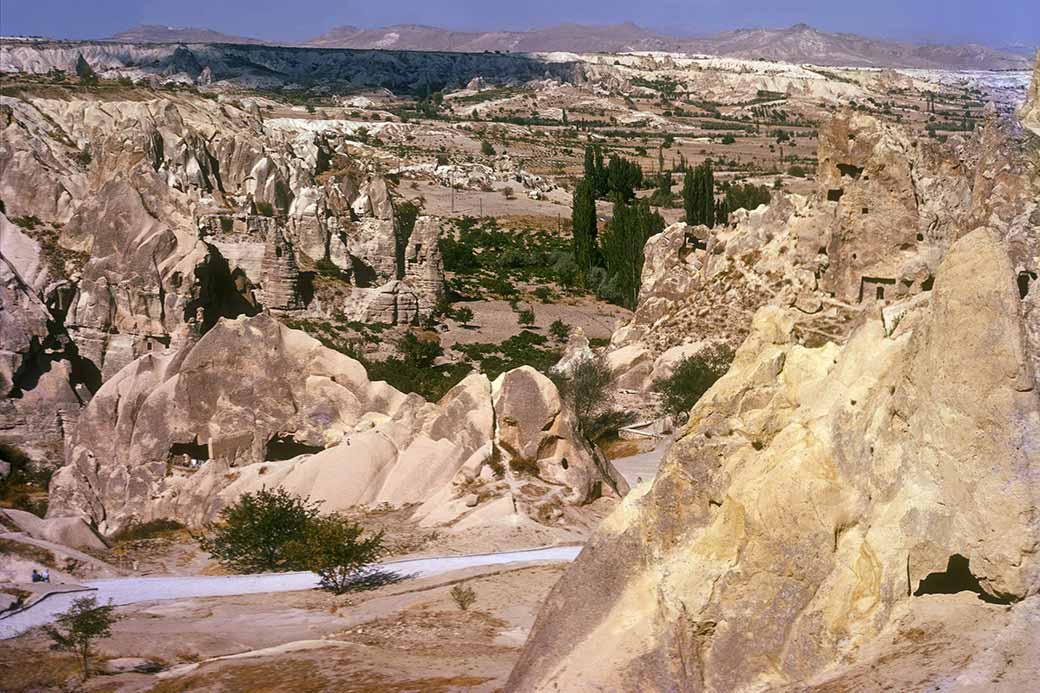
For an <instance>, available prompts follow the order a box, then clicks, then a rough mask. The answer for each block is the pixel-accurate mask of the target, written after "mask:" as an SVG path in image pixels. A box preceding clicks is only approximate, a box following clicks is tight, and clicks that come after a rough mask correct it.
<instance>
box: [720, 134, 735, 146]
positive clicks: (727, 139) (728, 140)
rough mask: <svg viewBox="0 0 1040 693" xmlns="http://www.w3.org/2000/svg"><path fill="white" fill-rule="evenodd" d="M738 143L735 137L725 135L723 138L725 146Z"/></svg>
mask: <svg viewBox="0 0 1040 693" xmlns="http://www.w3.org/2000/svg"><path fill="white" fill-rule="evenodd" d="M736 141H737V140H736V138H734V137H733V135H723V136H722V143H723V144H733V143H734V142H736Z"/></svg>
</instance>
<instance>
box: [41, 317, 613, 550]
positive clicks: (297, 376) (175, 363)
mask: <svg viewBox="0 0 1040 693" xmlns="http://www.w3.org/2000/svg"><path fill="white" fill-rule="evenodd" d="M531 416H535V417H536V419H537V420H535V419H531V418H530V417H531ZM514 457H517V458H520V457H522V458H523V460H524V463H523V464H513V465H511V464H510V461H511V460H512V459H513V458H514ZM615 477H616V474H615V473H614V472H613V469H612V468H611V467H610V465H609V463H607V462H606V461H605V460H603V459H602V458H601V457H600V456H599V455H598V454H594V453H593V452H592V451H591V450H590V449H589V448H588V446H587V445H586V444H584V443H583V442H581V439H580V438H579V437H578V436H577V435H576V434H575V432H574V427H573V423H572V422H571V420H570V418H569V415H568V414H567V413H566V412H565V411H564V410H563V408H562V406H561V404H560V399H559V395H558V393H557V392H556V389H555V387H554V386H553V385H552V383H551V382H550V381H548V380H547V379H546V378H544V376H541V375H539V374H537V373H536V372H534V371H530V369H520V370H519V371H512V372H510V373H507V374H505V375H503V376H502V378H500V379H499V380H498V381H496V382H495V383H494V384H492V383H490V382H488V380H487V378H486V377H484V376H482V375H479V374H474V375H471V376H469V377H468V378H466V379H465V380H463V381H462V382H461V383H460V384H459V385H457V386H456V387H455V388H454V389H453V390H451V391H450V392H449V393H448V394H447V395H445V397H444V398H443V399H442V400H441V401H440V402H438V403H428V402H426V401H424V400H423V399H422V398H421V397H419V396H417V395H407V396H406V395H404V394H402V393H400V392H398V391H397V390H395V389H393V388H391V387H390V386H388V385H386V384H385V383H382V382H375V383H373V382H369V380H368V378H367V376H366V374H365V369H364V368H363V367H362V366H361V364H360V363H358V362H357V361H354V360H353V359H350V358H348V357H346V356H344V355H342V354H340V353H338V352H335V351H332V350H330V349H327V348H325V347H323V346H321V345H320V344H319V343H318V342H317V341H316V340H314V339H312V338H310V337H308V336H307V335H306V334H304V333H303V332H298V331H295V330H290V329H288V328H286V327H284V326H282V325H281V324H279V323H278V322H277V321H276V320H274V319H273V318H272V317H270V316H269V315H267V314H261V315H258V316H256V317H253V318H245V317H241V318H239V319H237V320H226V319H224V320H221V321H219V322H218V323H217V325H216V326H214V327H213V328H212V329H211V330H209V331H208V332H206V334H205V335H203V336H202V337H201V338H200V339H199V340H198V341H197V342H192V343H189V344H187V345H186V346H184V347H183V348H181V349H179V350H172V349H171V350H167V351H165V352H162V353H158V352H156V353H153V354H148V355H145V356H143V357H141V358H139V359H137V360H136V361H134V362H133V363H131V364H130V365H128V366H127V367H125V368H124V369H122V370H121V371H120V372H119V373H118V374H116V375H115V376H113V377H112V378H110V379H109V380H108V381H107V382H106V383H105V384H104V385H103V386H102V387H101V389H100V390H99V391H98V392H97V394H96V395H95V396H94V398H93V399H92V400H91V402H90V404H89V405H88V406H87V407H86V409H85V410H84V412H83V415H82V417H81V420H80V423H79V426H78V427H77V430H76V433H75V436H74V437H73V438H72V440H71V441H70V443H69V446H68V458H67V465H66V466H65V467H64V468H62V469H61V470H59V472H58V473H57V474H56V475H55V477H54V480H53V481H52V484H51V494H50V506H49V509H48V513H49V515H50V516H64V515H80V516H83V517H85V518H86V519H88V520H89V521H90V522H91V523H93V524H95V525H96V526H98V527H99V528H100V529H101V530H102V531H103V532H106V533H108V532H112V531H114V530H117V529H119V528H121V527H125V526H127V525H128V524H130V523H132V522H135V521H148V520H151V519H155V518H160V517H167V518H175V519H178V520H180V521H183V522H186V523H188V524H191V525H198V524H200V523H203V522H206V521H208V520H210V519H212V518H213V516H214V515H215V513H217V512H218V511H219V509H220V508H221V507H223V506H224V505H225V504H227V503H228V502H230V501H232V500H233V499H235V498H236V497H237V496H238V495H240V494H241V493H244V492H247V491H251V490H255V489H258V488H260V487H262V486H268V487H270V486H281V487H284V488H287V489H290V490H291V491H293V492H295V493H299V494H302V495H305V496H308V497H310V498H312V499H315V500H321V501H323V502H324V505H323V506H322V507H323V509H324V510H327V511H336V510H342V509H345V508H348V507H353V506H356V505H362V504H370V505H375V504H379V503H389V504H392V505H398V506H400V505H408V504H418V503H422V504H423V505H422V506H421V507H420V508H419V510H418V512H417V518H418V519H419V520H421V521H425V522H427V523H433V524H441V523H445V522H452V523H460V522H461V523H463V526H473V525H474V524H480V523H481V522H486V521H490V520H491V519H498V518H501V517H503V516H516V514H517V513H521V514H522V515H523V516H530V517H533V518H534V519H536V520H538V521H541V522H543V523H546V524H552V523H557V522H561V521H563V522H565V521H566V517H564V512H563V511H564V510H565V509H566V508H569V507H575V506H580V505H582V504H585V503H588V502H591V501H592V500H594V499H595V498H597V497H599V496H601V495H605V496H617V495H618V493H619V490H618V488H619V487H618V482H617V481H616V480H615ZM620 490H622V491H623V488H621V489H620ZM473 493H477V494H479V496H478V497H479V499H480V500H479V502H478V503H477V504H473V505H466V504H465V503H464V502H463V501H462V500H461V499H462V498H463V497H464V496H466V495H469V494H473ZM470 515H474V516H475V517H474V518H469V516H470ZM467 518H469V519H467Z"/></svg>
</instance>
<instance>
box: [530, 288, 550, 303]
mask: <svg viewBox="0 0 1040 693" xmlns="http://www.w3.org/2000/svg"><path fill="white" fill-rule="evenodd" d="M534 297H535V298H537V299H538V300H539V301H541V302H542V303H551V302H552V297H553V292H552V289H550V288H549V287H547V286H539V287H538V288H537V289H535V290H534Z"/></svg>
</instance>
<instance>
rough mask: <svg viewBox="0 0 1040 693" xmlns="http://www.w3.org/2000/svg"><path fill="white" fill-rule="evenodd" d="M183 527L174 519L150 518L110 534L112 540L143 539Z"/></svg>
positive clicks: (119, 541) (153, 537)
mask: <svg viewBox="0 0 1040 693" xmlns="http://www.w3.org/2000/svg"><path fill="white" fill-rule="evenodd" d="M183 529H185V527H184V525H183V524H181V523H180V522H177V521H176V520H151V521H150V522H142V523H134V524H131V525H130V526H129V527H126V528H125V529H121V530H119V531H118V532H116V533H115V534H113V535H112V537H111V539H112V541H114V542H117V543H121V542H127V541H141V540H143V539H155V538H156V537H159V536H162V535H164V534H169V533H171V532H179V531H180V530H183Z"/></svg>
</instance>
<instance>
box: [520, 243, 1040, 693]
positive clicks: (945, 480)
mask: <svg viewBox="0 0 1040 693" xmlns="http://www.w3.org/2000/svg"><path fill="white" fill-rule="evenodd" d="M796 314H797V310H796V309H794V308H790V307H774V306H768V307H765V308H762V309H761V310H759V311H758V312H757V314H756V317H755V320H754V323H753V325H752V327H751V333H750V335H749V337H748V339H747V340H746V341H745V342H744V344H743V345H742V346H741V348H740V349H739V351H738V353H737V356H736V360H735V362H734V364H733V367H732V368H731V370H730V372H729V373H728V374H727V375H726V376H725V377H724V378H723V379H721V380H720V381H719V382H718V383H717V384H716V385H715V386H714V387H713V388H712V389H711V390H710V391H709V392H708V394H707V395H706V396H705V397H704V398H703V399H702V400H701V401H700V402H699V403H698V405H697V406H696V407H695V408H694V409H693V411H692V412H691V415H690V420H689V423H688V424H687V426H686V428H685V429H684V431H683V434H682V436H681V438H680V439H679V440H677V442H676V443H675V445H674V446H673V447H672V449H671V450H670V451H669V453H668V455H667V458H666V460H665V462H664V464H663V466H662V468H661V470H660V472H659V475H658V477H657V478H656V480H655V482H654V483H653V486H652V488H649V489H648V490H646V492H645V494H640V495H636V494H630V495H629V497H628V498H626V500H625V501H624V503H623V504H622V506H621V507H620V508H619V509H617V510H616V511H615V513H614V514H613V515H612V516H611V517H610V518H608V519H607V520H606V521H605V523H604V524H603V526H602V527H601V528H600V530H599V532H598V533H597V535H596V536H595V537H594V539H593V540H592V541H591V542H590V543H589V545H588V546H587V547H586V548H585V550H584V551H583V552H582V554H581V555H580V556H579V558H578V560H577V561H576V563H575V564H574V565H573V566H572V567H571V568H570V569H569V570H568V572H567V573H566V574H565V575H564V577H563V578H562V579H561V581H560V582H559V583H558V585H557V587H556V588H555V589H554V590H553V592H552V594H551V595H550V597H549V598H548V600H547V602H546V604H545V606H544V607H543V610H542V613H541V614H540V616H539V618H538V620H537V622H536V624H535V627H534V629H533V631H532V634H531V637H530V639H529V641H528V644H527V647H526V649H525V651H524V654H523V655H522V657H521V659H520V662H519V664H518V665H517V667H516V669H515V670H514V672H513V675H512V678H511V680H510V684H509V688H510V689H511V690H518V691H523V690H557V689H558V690H572V689H579V688H580V689H597V690H599V689H602V690H689V691H697V690H706V691H722V690H727V691H735V690H760V689H766V688H781V687H785V686H791V685H794V686H796V687H804V683H805V682H806V681H808V680H810V679H811V678H812V677H813V676H815V675H817V674H819V673H820V672H822V671H824V670H825V669H827V668H828V667H830V666H832V665H833V664H834V663H836V662H838V661H839V660H842V661H845V662H849V661H854V660H855V658H856V656H857V654H858V653H859V652H861V651H862V650H863V648H865V647H866V646H867V645H868V644H869V643H871V642H872V641H873V640H874V639H875V638H877V637H878V635H879V634H880V633H882V632H883V631H885V629H886V628H887V627H889V626H890V625H891V624H893V623H894V621H895V620H896V619H897V618H898V617H900V615H901V614H907V613H913V612H914V609H915V608H917V606H916V605H918V604H926V603H928V600H929V597H928V595H930V594H934V593H937V592H938V593H941V592H955V591H960V590H972V591H974V592H976V593H977V595H978V596H979V597H980V598H982V599H985V600H989V601H992V602H1000V603H1005V604H1010V605H1012V609H1014V608H1016V607H1014V606H1013V605H1015V604H1019V603H1023V600H1026V599H1027V598H1029V597H1030V596H1031V595H1036V594H1037V593H1038V592H1040V560H1038V558H1037V553H1036V548H1037V546H1038V545H1040V518H1038V516H1037V513H1036V507H1037V503H1038V501H1040V484H1038V482H1037V479H1038V478H1040V448H1038V447H1037V441H1040V396H1038V391H1040V390H1038V382H1037V377H1036V372H1035V371H1034V369H1033V368H1032V362H1031V358H1030V356H1031V354H1030V350H1031V349H1034V348H1035V345H1031V344H1030V340H1029V338H1028V335H1027V325H1026V319H1025V317H1024V315H1023V306H1022V299H1021V297H1020V296H1019V292H1018V289H1017V287H1016V281H1015V273H1014V265H1013V261H1012V259H1011V255H1010V253H1009V246H1008V243H1007V241H1006V240H1005V238H1004V237H1003V235H1002V234H1000V233H997V232H996V231H994V230H993V229H988V228H980V229H977V230H975V231H973V232H971V233H969V234H967V235H965V236H963V237H962V238H960V239H959V240H957V241H956V242H955V243H954V244H953V245H952V247H951V249H950V250H949V252H947V253H946V254H945V256H944V258H943V259H942V261H941V263H940V264H939V266H938V267H937V268H936V272H935V279H934V288H933V289H932V291H931V292H930V294H929V295H926V296H924V297H922V299H919V300H915V301H913V302H912V306H911V307H910V308H908V309H907V310H906V312H904V313H903V315H902V318H901V319H900V320H899V322H898V324H897V325H895V327H894V329H893V330H890V331H889V330H886V328H885V327H884V326H883V324H882V322H881V320H880V319H879V316H878V315H876V314H873V315H867V316H864V319H863V320H862V321H861V323H860V324H859V326H858V327H856V328H855V329H854V330H853V331H852V333H851V334H850V336H849V338H848V339H847V341H845V343H844V344H842V345H838V344H835V343H827V344H825V345H822V346H818V347H812V348H810V347H806V346H802V345H800V344H798V343H797V339H796V333H795V322H796V319H797V318H796V317H795V316H796ZM593 589H594V590H595V598H594V599H593V598H592V590H593ZM950 608H955V607H953V606H951V607H950ZM925 637H927V634H926V635H925ZM961 666H963V665H961ZM918 673H919V674H920V675H921V676H922V677H923V676H927V675H928V674H930V673H933V672H930V671H929V670H928V665H927V663H926V661H924V660H922V661H921V669H919V671H918ZM934 673H936V674H938V673H940V672H934ZM941 673H942V675H943V676H944V677H947V678H948V677H950V676H955V675H956V674H957V671H948V670H944V671H942V672H941Z"/></svg>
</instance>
